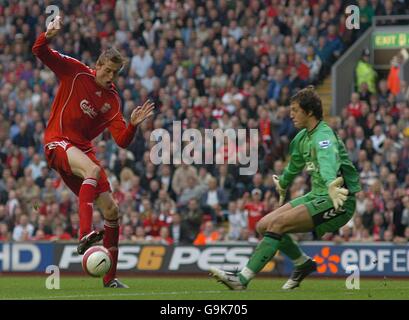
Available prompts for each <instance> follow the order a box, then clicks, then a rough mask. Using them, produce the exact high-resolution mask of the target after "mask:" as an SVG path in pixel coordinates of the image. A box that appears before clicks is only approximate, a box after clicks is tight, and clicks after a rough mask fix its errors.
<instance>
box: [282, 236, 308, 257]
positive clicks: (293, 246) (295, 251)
mask: <svg viewBox="0 0 409 320" xmlns="http://www.w3.org/2000/svg"><path fill="white" fill-rule="evenodd" d="M278 250H280V251H281V252H282V253H284V254H285V255H286V256H287V257H289V258H290V259H291V260H295V259H298V258H299V257H301V255H302V252H301V250H300V247H299V246H298V244H297V243H296V242H295V241H294V240H293V238H291V236H290V235H288V234H284V235H283V237H282V239H281V242H280V245H279V246H278Z"/></svg>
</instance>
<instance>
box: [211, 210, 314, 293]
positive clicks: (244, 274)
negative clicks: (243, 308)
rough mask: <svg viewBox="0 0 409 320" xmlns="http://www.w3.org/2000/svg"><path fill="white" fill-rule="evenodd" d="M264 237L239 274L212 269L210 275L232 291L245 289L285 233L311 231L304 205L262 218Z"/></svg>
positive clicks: (274, 252)
mask: <svg viewBox="0 0 409 320" xmlns="http://www.w3.org/2000/svg"><path fill="white" fill-rule="evenodd" d="M262 224H265V230H266V231H265V233H264V237H263V238H262V239H261V241H260V242H259V244H258V245H257V247H256V249H255V250H254V252H253V254H252V256H251V257H250V259H249V261H248V262H247V265H246V266H245V267H244V268H243V270H241V271H240V272H239V273H229V272H224V271H222V270H219V269H217V268H212V269H211V270H210V272H211V274H212V275H213V276H214V277H215V278H217V279H218V280H219V281H221V282H222V283H224V284H225V285H226V286H227V287H229V288H230V289H233V290H240V289H245V288H246V287H247V285H248V283H249V282H250V281H251V279H253V278H254V277H255V275H256V274H257V273H258V272H260V271H261V270H262V269H263V268H264V266H265V265H266V264H267V263H268V262H269V261H270V260H271V259H272V258H273V257H274V255H275V254H276V252H277V250H278V248H279V245H280V242H281V240H282V237H283V235H284V234H286V233H292V232H294V233H295V232H308V231H312V230H313V227H314V224H313V221H312V218H311V216H310V215H309V213H308V210H307V208H306V207H305V206H304V205H300V206H297V207H295V208H291V209H289V210H280V211H278V210H276V211H273V212H271V213H269V214H268V215H267V216H265V217H264V218H263V222H262Z"/></svg>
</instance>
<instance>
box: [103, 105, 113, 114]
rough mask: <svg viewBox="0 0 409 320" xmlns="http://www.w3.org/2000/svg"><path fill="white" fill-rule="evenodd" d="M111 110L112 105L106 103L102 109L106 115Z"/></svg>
mask: <svg viewBox="0 0 409 320" xmlns="http://www.w3.org/2000/svg"><path fill="white" fill-rule="evenodd" d="M110 109H111V105H110V104H109V103H104V105H103V106H102V108H101V112H102V113H105V112H107V111H109V110H110Z"/></svg>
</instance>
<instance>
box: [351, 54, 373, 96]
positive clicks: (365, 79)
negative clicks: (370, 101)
mask: <svg viewBox="0 0 409 320" xmlns="http://www.w3.org/2000/svg"><path fill="white" fill-rule="evenodd" d="M369 59H370V51H369V49H364V50H363V52H362V56H361V59H360V60H359V61H358V64H357V66H356V68H355V77H356V86H357V90H358V89H359V88H361V85H362V84H363V83H366V84H367V86H368V90H369V92H370V93H371V94H374V93H376V78H377V73H376V71H375V70H374V67H373V66H372V65H371V64H370V61H369Z"/></svg>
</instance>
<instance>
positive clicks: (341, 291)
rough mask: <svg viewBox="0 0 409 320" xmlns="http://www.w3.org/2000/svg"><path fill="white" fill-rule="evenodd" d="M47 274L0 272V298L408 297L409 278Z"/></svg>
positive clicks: (303, 298)
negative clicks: (227, 281) (229, 281)
mask: <svg viewBox="0 0 409 320" xmlns="http://www.w3.org/2000/svg"><path fill="white" fill-rule="evenodd" d="M47 276H48V275H44V276H17V277H16V276H7V275H4V274H0V299H1V300H3V299H19V300H20V299H24V300H32V299H35V300H45V299H51V300H55V299H58V300H67V299H68V300H77V299H81V300H103V299H108V300H131V299H132V300H252V299H257V300H265V299H268V300H287V299H288V300H294V299H297V300H299V299H301V300H318V299H336V300H342V299H348V300H354V299H367V300H377V299H394V300H400V299H409V279H408V280H402V279H361V281H360V290H348V289H346V287H345V279H332V278H325V279H314V278H309V279H307V280H305V281H304V282H303V284H302V287H301V288H298V289H296V290H294V291H289V292H288V291H282V290H280V288H281V285H282V284H283V283H284V282H285V280H286V279H285V278H273V279H270V278H260V279H255V280H254V281H253V282H252V283H251V284H250V286H249V288H248V290H246V291H241V292H237V291H230V290H228V289H227V288H225V287H224V286H223V285H222V284H220V283H217V282H216V281H215V280H214V279H212V278H205V277H200V278H183V277H177V278H170V277H166V278H165V277H157V278H154V277H132V278H121V280H123V282H124V283H126V284H128V285H129V286H130V289H107V288H102V285H101V281H102V280H101V279H93V278H90V277H86V276H83V277H74V276H66V277H63V276H62V277H61V281H60V289H59V290H56V289H53V290H49V289H47V288H46V287H45V281H46V278H47Z"/></svg>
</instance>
